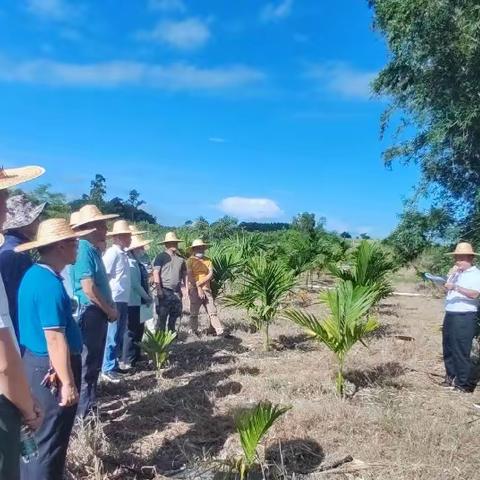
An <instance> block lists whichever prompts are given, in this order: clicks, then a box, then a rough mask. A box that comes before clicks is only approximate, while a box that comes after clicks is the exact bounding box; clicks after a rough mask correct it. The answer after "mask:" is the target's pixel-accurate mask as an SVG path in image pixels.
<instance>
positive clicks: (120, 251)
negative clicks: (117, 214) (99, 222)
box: [102, 220, 132, 383]
mask: <svg viewBox="0 0 480 480" xmlns="http://www.w3.org/2000/svg"><path fill="white" fill-rule="evenodd" d="M107 237H110V238H111V239H112V242H113V243H112V246H111V247H110V248H108V249H107V251H106V252H105V254H104V255H103V263H104V265H105V270H106V272H107V275H108V279H109V281H110V289H111V290H112V298H113V301H114V302H115V308H116V309H117V319H116V320H115V321H114V322H111V323H110V324H109V325H108V331H107V342H106V344H105V354H104V357H103V365H102V379H103V380H105V381H107V382H112V383H118V382H119V381H120V376H119V365H118V361H119V359H120V357H121V356H122V351H123V336H124V335H125V330H126V328H127V322H128V300H129V299H130V289H131V281H130V266H129V264H128V255H127V252H126V249H127V248H128V246H129V245H130V241H131V239H132V233H131V231H130V227H129V225H128V223H127V222H126V221H125V220H117V221H116V222H115V223H114V224H113V228H112V231H111V232H108V233H107Z"/></svg>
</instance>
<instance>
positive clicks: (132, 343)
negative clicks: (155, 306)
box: [122, 232, 152, 369]
mask: <svg viewBox="0 0 480 480" xmlns="http://www.w3.org/2000/svg"><path fill="white" fill-rule="evenodd" d="M151 242H152V241H151V240H144V239H143V238H142V237H141V236H140V235H139V234H138V232H137V235H133V236H132V241H131V243H130V246H129V247H128V249H127V251H128V263H129V266H130V279H131V289H130V299H129V301H128V325H127V330H126V332H125V337H124V342H123V356H122V357H123V364H122V366H123V368H125V369H129V368H131V367H134V366H135V363H136V362H137V361H138V360H139V359H140V342H141V341H142V338H143V333H144V329H145V324H143V323H142V322H141V320H140V310H141V306H142V304H143V305H151V303H152V298H151V297H150V289H149V285H148V273H147V270H146V268H145V266H144V265H143V264H142V262H141V258H142V257H143V255H144V253H145V247H146V246H147V245H149V244H150V243H151Z"/></svg>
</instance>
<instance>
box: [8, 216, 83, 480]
mask: <svg viewBox="0 0 480 480" xmlns="http://www.w3.org/2000/svg"><path fill="white" fill-rule="evenodd" d="M88 233H91V230H86V231H84V232H74V231H73V230H72V228H71V227H70V226H69V225H68V223H67V220H65V219H63V218H61V219H60V218H59V219H55V218H52V219H49V220H46V221H45V222H42V223H41V224H40V226H39V228H38V233H37V237H36V239H35V240H33V241H31V242H27V243H23V244H21V245H19V246H17V247H16V248H15V250H16V251H18V252H26V251H29V250H33V249H37V250H38V252H39V254H40V259H39V261H38V263H37V264H35V265H33V266H32V267H30V269H29V270H28V271H27V273H26V274H25V275H24V277H23V279H22V282H21V284H20V290H19V293H18V321H19V333H20V344H21V345H22V347H23V348H24V352H25V353H24V356H23V362H24V365H25V371H26V374H27V378H28V381H29V384H30V387H31V389H32V391H33V393H34V395H35V396H36V397H37V399H38V401H39V402H40V405H41V407H42V409H43V410H44V412H45V420H44V422H43V424H42V426H41V427H40V429H39V430H38V431H37V432H36V433H35V439H36V441H37V444H38V458H35V459H32V460H31V461H30V462H29V463H27V464H22V465H21V478H22V480H57V479H61V478H63V476H64V469H65V458H66V456H67V448H68V442H69V440H70V434H71V431H72V427H73V422H74V420H75V412H76V410H77V403H78V390H79V388H80V381H81V357H80V354H81V352H82V336H81V333H80V329H79V328H78V325H77V323H76V322H75V320H74V319H73V315H72V305H71V302H70V298H69V296H68V294H67V292H66V290H65V287H64V286H63V278H62V276H61V275H60V272H61V271H62V270H63V269H64V268H65V266H66V265H69V264H71V263H73V262H74V261H75V257H76V256H77V246H78V238H79V237H80V236H82V235H86V234H88Z"/></svg>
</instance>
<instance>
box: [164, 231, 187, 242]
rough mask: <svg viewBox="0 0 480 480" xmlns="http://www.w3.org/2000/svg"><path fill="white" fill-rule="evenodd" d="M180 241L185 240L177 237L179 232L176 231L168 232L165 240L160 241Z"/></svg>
mask: <svg viewBox="0 0 480 480" xmlns="http://www.w3.org/2000/svg"><path fill="white" fill-rule="evenodd" d="M180 242H183V240H180V239H179V238H178V237H177V234H176V233H175V232H167V234H166V235H165V240H164V241H163V242H160V243H180Z"/></svg>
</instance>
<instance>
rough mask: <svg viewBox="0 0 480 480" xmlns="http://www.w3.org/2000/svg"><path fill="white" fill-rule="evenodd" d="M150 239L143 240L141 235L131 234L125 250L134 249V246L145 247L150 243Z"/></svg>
mask: <svg viewBox="0 0 480 480" xmlns="http://www.w3.org/2000/svg"><path fill="white" fill-rule="evenodd" d="M151 243H152V240H144V239H143V238H142V237H139V236H138V235H132V241H131V242H130V246H129V247H128V248H127V252H130V251H132V250H135V249H136V248H142V247H146V246H147V245H150V244H151Z"/></svg>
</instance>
